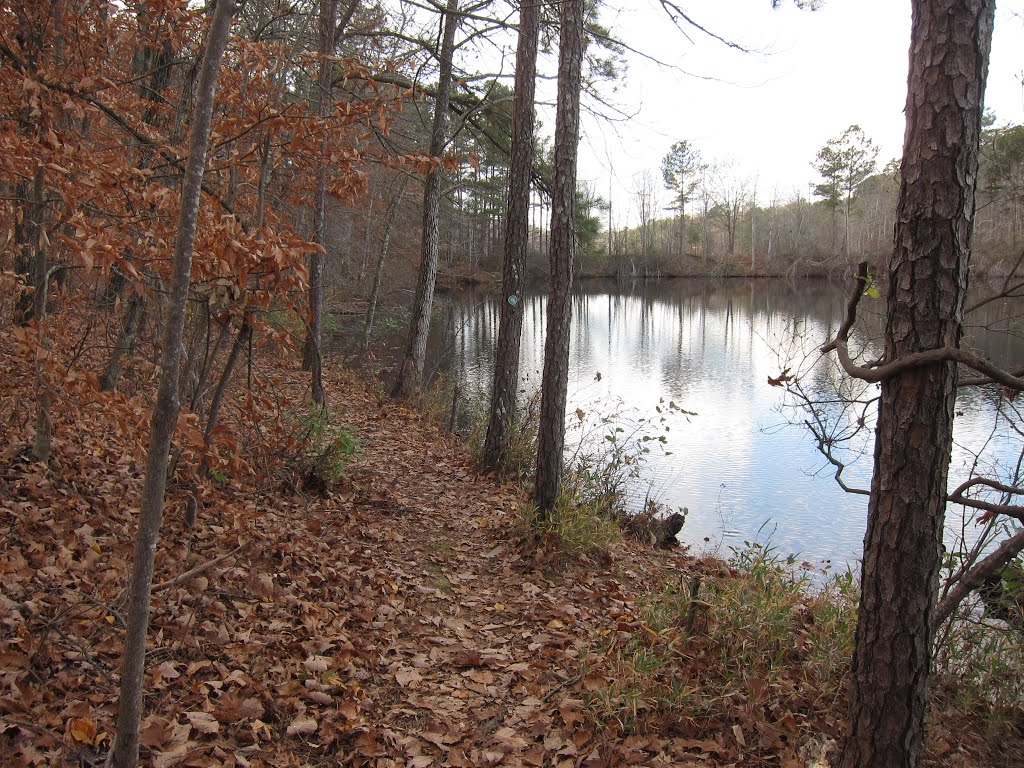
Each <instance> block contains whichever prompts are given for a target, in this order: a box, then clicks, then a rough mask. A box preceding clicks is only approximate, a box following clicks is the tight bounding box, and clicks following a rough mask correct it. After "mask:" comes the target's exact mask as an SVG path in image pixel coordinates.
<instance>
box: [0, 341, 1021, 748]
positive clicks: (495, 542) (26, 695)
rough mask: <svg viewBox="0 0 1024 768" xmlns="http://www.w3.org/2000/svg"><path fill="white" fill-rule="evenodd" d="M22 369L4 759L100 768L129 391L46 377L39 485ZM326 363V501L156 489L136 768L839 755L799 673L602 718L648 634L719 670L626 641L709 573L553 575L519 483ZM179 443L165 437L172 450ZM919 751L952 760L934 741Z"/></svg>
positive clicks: (122, 559)
mask: <svg viewBox="0 0 1024 768" xmlns="http://www.w3.org/2000/svg"><path fill="white" fill-rule="evenodd" d="M25 365H26V362H25V359H24V358H23V357H20V356H19V355H18V354H16V353H15V352H14V351H12V350H10V349H8V348H7V347H6V346H2V345H0V426H2V428H3V430H4V431H5V435H6V436H7V439H5V440H4V441H2V443H0V585H2V590H0V765H2V766H71V765H77V766H98V765H101V764H102V762H103V759H104V757H105V755H106V752H107V750H108V748H109V746H110V740H111V737H112V734H113V732H114V725H115V723H114V717H115V713H116V711H117V691H118V677H117V676H118V670H119V669H120V664H119V662H120V657H121V652H122V637H123V632H124V624H123V616H122V613H121V611H122V610H123V601H124V595H125V587H126V581H125V580H126V578H127V576H126V574H127V573H129V565H130V562H129V561H130V557H131V550H132V542H133V539H134V526H135V523H136V519H137V508H136V505H137V504H138V499H139V493H140V487H141V483H142V466H141V461H142V457H143V455H144V445H145V439H144V438H145V424H146V418H145V417H146V406H145V398H144V397H143V396H142V395H141V394H138V392H142V391H144V389H145V387H138V392H137V393H136V394H133V395H131V396H129V397H125V396H123V395H118V394H114V395H107V394H103V395H100V394H99V393H98V387H96V386H95V384H96V382H91V381H89V380H88V377H85V378H75V375H74V374H68V378H67V379H66V380H65V381H64V384H63V386H64V391H65V392H66V394H65V397H67V398H71V397H73V398H74V402H72V401H71V400H70V399H69V400H67V402H65V403H64V406H65V407H60V408H55V409H54V447H53V455H52V459H51V462H50V464H49V465H48V466H45V465H42V464H39V463H33V462H31V460H30V459H29V458H28V457H29V445H30V442H31V441H30V440H29V439H27V438H30V437H31V427H30V426H29V425H28V422H27V420H26V419H24V418H19V414H20V413H23V412H25V411H26V408H25V405H24V404H25V403H31V401H32V400H31V398H32V393H31V389H30V387H31V386H32V382H33V377H32V376H30V375H25ZM265 365H270V363H269V362H268V361H267V360H265V359H259V360H257V361H256V371H257V373H259V372H261V371H264V372H265V370H266V369H264V368H262V366H265ZM275 365H276V368H275V375H274V377H273V382H274V386H273V390H274V391H273V393H272V394H273V396H274V397H276V398H278V399H279V401H280V402H282V403H301V402H302V398H303V389H304V387H306V386H308V384H307V377H306V376H305V375H304V374H303V373H302V372H301V371H300V370H299V366H298V363H297V361H295V363H294V364H292V363H289V362H284V363H280V362H278V363H275ZM333 368H334V366H333V365H332V366H326V367H325V386H326V389H327V398H328V401H329V402H330V403H331V404H332V408H333V409H334V413H335V416H336V417H337V420H338V421H340V422H341V423H343V424H346V425H348V426H349V427H350V428H351V429H352V430H353V431H354V433H355V434H356V435H357V437H358V440H359V443H360V451H359V457H358V458H357V459H356V460H355V461H353V462H352V463H351V465H350V466H349V469H348V473H347V475H346V477H345V479H344V480H343V481H342V482H341V483H340V484H339V486H338V487H337V488H336V489H334V490H333V491H332V492H331V493H330V494H328V495H325V496H321V495H317V494H303V493H295V492H289V491H287V490H286V489H284V488H282V487H278V486H280V483H279V482H278V481H277V480H276V479H275V478H273V477H266V476H248V475H245V473H244V472H241V471H240V473H239V475H238V476H237V477H230V476H229V477H225V478H223V479H221V480H220V481H218V482H210V481H205V482H200V483H196V482H194V481H192V482H187V483H172V485H171V487H170V492H169V495H168V502H167V506H166V510H165V517H164V525H163V533H162V538H161V541H160V544H159V547H158V550H157V553H156V578H155V581H156V585H155V587H154V596H153V619H152V624H151V628H150V635H149V638H150V639H149V651H148V658H147V675H146V701H145V716H144V721H143V729H142V764H143V765H146V766H156V767H157V768H170V767H171V766H195V767H198V768H207V767H209V768H229V767H232V766H266V767H267V768H291V767H292V766H339V765H343V766H370V767H372V768H427V766H456V767H465V768H468V767H470V766H474V767H476V766H550V767H552V768H576V767H577V766H583V767H585V768H600V767H602V766H608V767H610V766H624V765H643V766H652V768H653V767H656V766H681V767H684V768H685V767H686V766H691V767H694V766H732V765H758V766H760V765H765V766H768V765H771V766H783V767H784V768H804V767H805V766H812V765H823V763H817V762H814V761H813V760H810V759H809V749H808V745H809V744H810V743H811V742H813V741H814V740H815V739H816V738H818V739H819V743H820V742H821V740H822V739H821V738H820V736H821V734H823V733H829V734H831V735H833V736H838V735H840V734H841V713H838V712H837V713H835V714H836V716H833V714H832V712H831V710H832V709H833V707H832V706H831V705H828V704H827V702H826V703H825V704H824V705H822V703H821V702H820V701H816V697H819V694H818V693H816V692H815V691H814V690H811V689H807V688H806V687H805V685H804V683H803V682H801V680H802V675H803V672H802V671H801V667H800V666H799V664H794V665H792V669H791V670H790V671H788V672H785V674H784V675H783V677H784V680H783V683H782V685H783V689H780V690H781V692H780V696H779V697H778V698H777V699H776V698H773V697H769V698H761V699H758V700H757V701H755V700H754V698H753V697H748V696H746V695H743V696H738V697H737V696H735V695H733V696H722V697H720V699H715V701H719V700H720V708H719V707H718V705H716V706H715V710H714V712H712V714H711V715H710V716H708V715H703V716H700V717H693V718H690V717H687V716H680V714H679V710H672V709H663V710H659V708H658V706H657V705H658V702H655V701H653V700H652V701H646V700H645V699H644V697H643V695H638V696H637V698H636V699H635V700H634V701H633V702H632V704H630V702H629V699H628V695H627V694H624V693H623V690H624V689H623V688H621V687H619V688H618V689H617V693H616V694H615V704H614V706H611V705H608V704H607V702H608V701H609V699H610V698H611V694H610V693H609V692H610V691H611V690H612V689H614V688H615V684H616V683H618V682H622V681H621V680H618V679H617V678H616V675H617V674H621V671H622V666H621V664H620V665H619V666H616V659H617V658H619V657H618V654H619V653H620V652H621V651H623V650H624V649H627V648H636V649H637V650H636V653H637V654H638V655H637V656H636V660H637V663H639V661H641V660H642V658H641V657H642V654H643V653H645V651H644V645H643V643H642V642H640V643H639V644H638V641H639V640H642V639H645V638H646V639H648V640H651V641H653V642H654V645H655V646H657V647H660V648H663V652H664V653H667V654H669V655H670V656H672V658H675V659H677V662H678V665H679V670H678V671H679V673H680V674H685V675H688V676H689V679H692V680H693V681H694V684H695V685H702V684H705V683H702V682H701V681H702V679H705V680H706V679H708V676H709V675H711V673H713V672H715V670H712V669H709V668H707V667H705V666H703V665H705V664H712V663H718V664H720V663H721V661H718V662H715V661H714V657H713V653H710V652H709V651H707V650H702V649H701V646H700V643H701V640H700V638H701V634H700V632H699V631H698V632H697V634H695V635H694V636H693V637H692V641H693V643H695V644H691V645H688V646H686V647H685V648H683V647H677V646H676V645H675V642H676V641H675V640H672V638H673V637H675V636H676V635H674V634H669V635H664V636H662V635H660V634H658V633H656V632H654V631H653V630H651V629H650V627H649V626H647V624H646V623H645V621H646V620H647V619H646V617H647V615H648V613H647V612H648V610H649V608H650V602H649V598H650V597H651V596H653V595H656V594H658V593H659V592H661V591H662V590H663V589H665V587H666V586H671V585H674V586H676V587H680V588H683V589H685V588H686V585H687V584H688V583H692V582H691V580H692V579H693V577H694V575H695V574H696V573H698V572H700V573H702V576H703V578H704V584H705V585H709V588H711V589H716V588H717V587H714V584H715V582H716V580H718V579H722V578H729V569H728V568H727V567H726V566H725V565H723V564H721V563H715V562H709V561H700V560H696V559H694V558H691V557H689V556H687V555H686V554H685V553H683V552H680V551H669V552H666V551H655V550H651V549H649V548H647V547H645V546H642V545H640V544H637V543H635V542H629V541H624V542H621V543H619V544H614V545H611V546H610V547H609V549H607V550H602V551H600V552H596V553H594V554H592V555H589V556H582V557H578V558H576V559H569V558H567V557H566V556H565V555H563V554H559V552H558V550H557V548H555V547H551V546H547V545H546V544H545V542H543V541H541V542H539V543H538V542H533V544H527V543H525V541H524V538H523V531H522V528H521V523H519V521H518V515H519V509H520V505H521V504H522V503H523V502H524V497H523V496H522V495H521V494H520V492H519V491H518V490H517V489H516V488H514V487H512V486H510V485H501V484H499V483H497V482H495V481H494V480H493V478H491V477H489V476H484V475H481V474H479V472H478V471H477V470H476V468H475V467H474V466H473V465H472V464H471V462H470V461H469V459H468V458H467V456H466V452H465V448H464V446H463V445H462V444H461V443H460V442H459V440H458V439H456V438H455V437H453V436H451V435H449V434H447V433H445V432H444V431H443V430H441V429H440V428H438V427H435V426H433V425H432V424H430V423H428V422H425V421H424V420H423V419H421V418H420V417H419V416H418V415H417V414H416V413H414V412H413V411H411V410H409V409H408V408H406V407H404V406H402V405H400V404H396V403H394V402H392V401H390V400H388V399H387V398H385V397H383V396H382V395H381V394H380V393H379V391H378V390H376V389H374V388H372V387H371V386H370V385H368V384H366V383H364V382H363V381H361V380H359V379H358V378H357V377H356V376H354V375H353V374H349V373H343V372H337V371H335V370H333ZM140 371H141V372H142V373H143V374H145V373H146V371H147V369H146V368H145V366H144V365H143V366H141V368H140ZM150 373H151V371H150ZM142 379H143V380H144V379H145V377H144V376H143V377H142ZM238 388H239V389H243V388H244V386H243V384H241V383H240V384H239V385H238ZM128 391H131V388H130V387H129V388H128ZM244 397H245V395H244V393H239V398H238V400H236V402H240V401H242V400H243V399H244ZM27 410H28V412H31V409H27ZM71 414H74V415H73V416H72V415H71ZM233 418H234V420H235V422H236V427H235V432H236V434H235V438H237V439H238V440H239V445H238V446H237V447H238V449H239V452H240V453H243V454H244V453H245V452H246V451H245V448H246V446H244V445H242V443H244V439H243V438H244V434H246V433H245V430H243V429H241V428H240V427H238V421H239V416H238V415H237V414H236V415H235V416H234V417H233ZM182 429H183V430H184V432H182ZM189 429H191V430H192V431H193V432H195V430H196V427H195V425H194V424H190V422H188V421H187V420H184V421H183V422H182V424H179V440H182V441H185V438H184V437H182V435H183V434H187V433H188V431H189ZM253 433H254V430H250V432H249V434H253ZM219 434H220V439H222V440H224V441H226V442H227V444H228V445H230V439H229V438H231V436H230V435H227V434H226V433H219ZM199 440H200V441H201V433H200V434H199ZM185 442H186V445H185V450H184V452H183V454H182V455H183V456H185V457H186V458H187V457H189V456H191V457H192V460H194V459H195V458H196V457H195V456H194V455H192V454H190V453H189V449H188V446H187V441H185ZM248 448H250V449H252V446H248ZM250 453H252V450H250ZM278 458H280V457H278ZM278 465H280V462H278ZM220 466H221V467H222V468H223V467H228V468H230V467H232V466H235V465H233V464H232V463H231V462H227V464H221V465H220ZM271 466H273V465H271ZM238 467H239V468H241V467H242V465H238ZM193 517H194V526H192V527H191V528H190V526H189V525H188V522H189V521H190V520H192V519H193ZM798 618H799V617H796V618H795V619H794V620H796V619H798ZM797 624H799V622H797ZM797 634H799V633H797ZM794 637H796V635H794ZM729 663H730V664H732V662H731V661H730V662H729ZM738 663H739V662H737V664H738ZM736 671H740V672H742V668H741V667H739V666H737V667H736ZM790 674H792V675H793V676H794V677H792V678H788V677H786V676H787V675H790ZM785 679H791V680H792V682H785ZM754 682H756V681H754ZM705 685H706V684H705ZM702 693H705V694H706V693H707V692H706V691H702ZM712 693H713V692H712ZM704 700H705V701H707V700H709V699H708V697H707V696H704ZM772 702H776V703H772ZM783 702H788V703H783ZM631 707H632V711H631V709H630V708H631ZM666 713H667V714H666ZM815 713H817V714H815ZM933 733H935V734H937V736H936V740H935V742H934V743H935V744H938V747H939V748H941V749H940V750H939V752H938V754H940V755H947V756H948V753H949V750H950V749H952V747H951V746H950V745H949V744H948V743H947V744H945V746H943V743H944V742H943V739H944V738H947V737H948V738H952V736H950V735H949V731H947V730H944V728H943V727H942V726H940V725H936V726H934V728H933ZM943 734H945V736H944V735H943ZM809 740H810V741H809ZM944 760H945V757H941V758H940V759H939V760H938V762H936V763H934V764H936V765H943V764H946V763H945V762H944ZM964 764H965V765H970V764H972V763H964ZM979 764H988V765H994V764H996V763H992V762H989V763H985V762H982V763H979ZM1006 764H1007V765H1009V764H1010V763H1006Z"/></svg>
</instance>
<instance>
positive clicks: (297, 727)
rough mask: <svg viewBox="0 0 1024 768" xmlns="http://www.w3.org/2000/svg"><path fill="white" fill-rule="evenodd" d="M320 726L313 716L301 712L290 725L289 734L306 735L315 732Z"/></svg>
mask: <svg viewBox="0 0 1024 768" xmlns="http://www.w3.org/2000/svg"><path fill="white" fill-rule="evenodd" d="M319 727H320V724H319V723H317V721H316V720H314V719H313V718H312V717H309V716H307V715H305V714H301V715H299V716H298V717H296V718H295V719H294V720H292V722H291V724H290V725H289V726H288V730H287V733H288V735H289V736H305V735H307V734H310V733H315V732H316V729H317V728H319Z"/></svg>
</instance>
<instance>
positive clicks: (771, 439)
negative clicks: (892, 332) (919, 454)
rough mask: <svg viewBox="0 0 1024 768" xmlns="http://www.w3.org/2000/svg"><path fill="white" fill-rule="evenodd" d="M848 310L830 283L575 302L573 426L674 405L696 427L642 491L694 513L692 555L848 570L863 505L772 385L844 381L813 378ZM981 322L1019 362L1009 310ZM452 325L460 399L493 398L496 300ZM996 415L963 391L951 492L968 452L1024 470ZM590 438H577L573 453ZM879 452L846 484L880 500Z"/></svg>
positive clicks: (449, 365)
mask: <svg viewBox="0 0 1024 768" xmlns="http://www.w3.org/2000/svg"><path fill="white" fill-rule="evenodd" d="M844 304H845V299H844V297H843V296H842V294H841V291H839V290H838V289H836V288H834V287H832V286H830V285H827V284H825V283H805V284H801V285H797V286H794V285H789V284H785V283H782V282H780V281H762V282H758V281H725V282H710V281H694V280H689V281H678V282H674V281H673V282H662V283H657V284H636V285H632V286H623V285H622V284H617V283H609V284H600V285H596V284H588V285H587V286H585V288H584V289H582V290H581V291H580V292H578V293H577V294H576V295H575V297H574V303H573V322H574V324H573V335H572V347H571V352H570V355H571V357H570V359H571V374H570V382H569V403H568V412H569V414H570V419H569V423H570V425H577V426H578V420H576V419H575V416H574V414H575V411H576V409H577V408H579V409H581V410H582V411H584V412H586V413H588V414H593V413H596V412H600V413H610V412H611V411H613V410H615V409H619V410H621V411H623V412H624V413H626V415H627V416H632V417H637V416H644V417H656V409H657V407H658V405H659V403H661V402H662V401H675V402H676V403H678V405H679V406H680V407H682V408H683V409H686V410H687V411H693V412H696V414H697V415H695V416H687V415H685V414H681V413H665V414H664V418H665V419H666V421H665V426H667V427H668V429H669V430H670V431H669V432H668V437H669V440H668V445H667V449H668V450H669V451H671V454H670V455H662V454H660V453H658V452H656V451H655V452H653V453H652V454H651V455H650V457H649V459H650V460H649V462H648V465H647V467H646V468H645V480H646V482H648V483H649V484H650V485H651V487H652V488H653V492H654V494H655V495H656V497H657V498H658V499H659V500H661V501H663V502H664V503H666V504H668V505H670V506H673V507H675V506H685V507H687V508H688V509H689V517H688V519H687V522H686V527H685V528H684V530H683V533H682V534H681V536H682V538H683V539H684V540H686V541H687V542H688V543H691V544H694V545H697V546H699V547H700V548H702V549H711V550H715V549H717V550H719V551H720V552H722V553H723V554H728V547H730V546H738V545H742V543H743V542H744V541H750V540H754V539H755V538H758V539H759V540H762V541H764V540H765V539H766V538H768V537H769V536H770V538H771V541H772V542H773V543H774V544H775V545H776V546H777V548H778V549H779V550H780V551H782V552H783V553H790V552H793V553H799V554H800V556H801V557H803V558H806V559H809V560H816V561H821V560H833V561H837V562H846V561H849V560H852V559H854V558H856V557H857V556H858V555H859V553H860V550H861V546H862V538H863V533H864V524H865V511H866V507H867V502H866V498H865V497H863V496H854V495H850V494H847V493H844V492H843V491H842V490H841V489H840V488H839V487H838V485H837V484H836V483H835V482H834V480H833V479H832V473H833V472H834V469H833V468H832V467H829V466H827V465H826V464H825V462H824V461H823V460H822V458H821V456H820V454H818V453H817V451H816V450H815V445H814V441H813V439H812V438H811V436H810V434H809V433H808V432H807V430H805V429H800V428H796V427H791V426H785V425H784V423H785V422H786V421H787V419H792V418H793V417H794V414H793V413H790V414H789V415H788V416H787V415H785V414H780V412H779V410H778V407H779V405H780V402H781V398H782V390H781V389H779V388H776V387H772V386H770V385H769V383H768V378H769V377H770V376H777V375H778V374H779V373H780V372H781V371H782V369H783V368H785V367H790V368H791V369H792V371H791V372H792V373H795V374H796V375H798V376H799V377H800V381H801V383H802V385H803V386H804V387H805V388H806V389H807V390H808V391H809V392H810V393H812V394H814V395H816V396H819V397H821V396H826V395H828V393H831V392H834V391H835V389H836V387H837V386H840V385H842V384H843V383H844V382H845V379H844V377H842V376H841V375H840V373H838V372H837V371H836V369H835V368H834V367H833V366H829V365H823V364H820V363H814V361H815V360H817V357H818V356H817V354H816V350H817V348H818V347H819V346H820V345H821V344H822V343H823V342H824V340H825V339H827V338H830V337H831V335H832V334H834V333H835V331H836V329H837V328H838V326H839V324H840V322H841V320H842V317H843V314H844V312H845V309H844ZM521 306H522V308H523V312H524V324H523V341H522V358H521V371H522V379H523V387H524V390H530V389H533V388H536V386H537V385H538V384H539V381H540V375H541V368H542V366H543V342H544V331H545V322H546V317H545V311H546V297H545V296H544V295H543V294H540V293H528V294H527V295H525V296H524V297H523V299H522V302H521ZM872 310H874V312H875V314H874V315H873V314H872ZM877 311H878V310H877V308H876V307H871V306H867V307H866V312H865V315H864V319H863V321H862V324H861V326H862V328H863V330H862V331H861V334H860V335H859V336H856V337H855V339H854V344H858V345H862V346H863V345H867V346H868V347H869V348H870V346H871V345H872V343H873V342H872V341H871V337H872V336H877V335H878V334H879V330H880V328H881V318H880V317H879V316H878V314H877ZM981 314H982V315H983V316H982V317H980V318H973V320H974V322H975V323H976V324H977V325H978V327H975V328H972V329H971V330H970V332H969V335H970V336H971V338H972V340H973V341H974V342H975V343H977V344H978V345H980V347H981V348H982V350H984V351H985V353H986V354H988V355H990V356H992V357H993V358H994V359H996V360H997V361H1000V360H1012V359H1017V360H1019V359H1021V357H1022V353H1024V343H1022V341H1021V339H1020V338H1019V337H1017V336H1015V335H1012V334H1006V333H998V332H996V331H997V330H998V329H1002V328H1005V327H1006V326H1007V324H1011V325H1012V324H1013V321H1012V318H1011V317H1010V315H1009V308H1008V307H1006V306H1004V305H1003V304H1001V303H998V302H996V303H993V304H991V305H988V306H986V307H985V308H984V310H983V311H982V313H981ZM448 317H449V321H448V322H447V323H446V326H447V327H446V329H445V334H444V335H445V337H446V339H444V340H441V339H435V348H441V347H446V348H448V349H450V350H453V351H454V354H451V355H446V356H443V359H442V362H441V365H442V367H443V368H444V369H445V370H446V373H447V374H448V375H451V376H455V377H457V378H458V379H459V380H460V381H461V383H462V386H463V388H464V390H469V391H476V392H480V393H486V392H487V391H488V390H489V387H490V385H491V374H492V364H493V356H494V349H495V345H496V339H497V327H498V308H497V306H496V303H495V300H494V299H493V298H492V297H487V296H484V295H481V294H476V293H472V292H469V293H464V294H460V295H458V296H456V297H454V298H453V299H452V301H451V304H450V311H449V312H448ZM812 363H814V364H812ZM598 374H600V375H598ZM874 391H875V388H874V387H866V388H865V392H864V393H863V394H864V396H866V397H870V396H872V394H873V392H874ZM997 400H998V394H997V393H996V392H995V391H994V390H993V388H988V389H974V390H964V391H963V392H961V396H960V399H959V401H958V411H960V412H962V415H959V416H958V418H957V422H956V430H955V440H956V447H955V449H954V458H953V464H952V470H951V471H952V475H953V478H954V479H956V480H957V481H959V479H962V478H963V477H966V476H967V474H966V473H967V472H969V470H970V461H971V460H972V456H973V454H972V451H974V450H976V449H977V448H979V447H980V446H981V445H984V444H989V445H990V446H991V447H992V448H993V450H991V451H990V452H989V453H990V455H991V456H992V457H993V459H992V461H994V462H997V463H1001V464H1003V465H1006V464H1011V465H1012V463H1013V462H1016V460H1017V457H1018V452H1019V440H1018V438H1017V436H1016V435H1014V434H1012V433H1011V432H1010V431H1009V430H1007V429H1005V425H1004V428H1003V429H1001V430H1000V431H999V432H997V433H993V431H992V430H993V423H994V417H993V414H994V411H995V407H996V403H997ZM844 418H848V419H853V418H855V415H854V414H846V415H845V416H844ZM869 426H870V425H869ZM580 431H581V430H580V429H579V428H577V429H576V430H575V432H572V431H571V432H570V435H569V440H570V444H571V441H572V440H573V439H578V433H579V432H580ZM870 437H871V435H870V430H866V431H864V433H863V442H862V443H861V446H860V447H861V448H862V449H863V455H860V456H858V454H857V453H853V454H851V455H848V456H846V459H847V460H848V461H849V465H848V467H847V469H846V471H845V474H844V477H845V479H846V481H847V482H848V483H849V484H850V485H855V486H860V487H862V488H867V487H868V486H869V485H870V472H871V457H870ZM954 525H955V527H957V528H959V527H960V526H959V525H958V524H956V523H955V522H954ZM705 539H706V540H707V542H705Z"/></svg>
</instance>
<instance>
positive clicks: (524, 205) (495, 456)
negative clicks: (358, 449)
mask: <svg viewBox="0 0 1024 768" xmlns="http://www.w3.org/2000/svg"><path fill="white" fill-rule="evenodd" d="M539 38H540V4H539V2H534V0H526V2H523V3H522V4H521V5H520V10H519V47H518V50H517V51H516V83H515V100H514V103H513V107H512V109H513V112H512V150H511V155H512V157H511V161H510V163H509V172H508V175H509V189H508V219H507V224H506V236H505V263H504V266H503V272H502V281H501V298H502V302H501V320H500V323H499V325H498V349H497V352H496V355H495V361H494V387H493V390H492V392H491V414H490V421H489V422H488V425H487V436H486V438H485V439H484V464H485V465H486V466H489V467H491V468H494V469H497V468H498V467H499V466H500V465H501V463H502V461H503V459H504V453H505V450H506V447H507V443H508V431H509V427H510V426H511V424H512V421H513V419H514V418H515V411H516V389H517V385H518V384H519V344H520V341H521V339H522V335H523V304H522V299H523V284H524V282H525V279H526V250H527V245H528V240H529V236H530V231H529V230H530V221H529V217H530V174H531V169H532V168H533V124H534V116H535V114H536V109H535V107H534V94H535V92H536V76H537V45H538V41H539Z"/></svg>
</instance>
